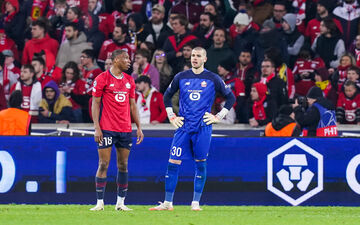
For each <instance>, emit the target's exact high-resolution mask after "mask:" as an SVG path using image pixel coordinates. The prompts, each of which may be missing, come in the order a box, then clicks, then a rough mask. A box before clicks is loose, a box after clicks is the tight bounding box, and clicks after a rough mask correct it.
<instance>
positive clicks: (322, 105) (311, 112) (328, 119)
mask: <svg viewBox="0 0 360 225" xmlns="http://www.w3.org/2000/svg"><path fill="white" fill-rule="evenodd" d="M306 97H307V103H308V106H305V105H304V104H301V105H299V101H298V99H295V104H293V108H294V112H295V120H296V122H297V123H298V124H299V125H300V126H301V128H302V129H303V136H310V137H314V136H316V137H334V136H338V132H337V127H336V117H335V107H334V105H333V104H332V103H331V102H330V101H329V100H327V99H325V98H324V96H323V92H322V91H321V89H320V88H318V87H312V88H311V89H310V90H309V92H308V93H307V95H306ZM306 108H307V109H306Z"/></svg>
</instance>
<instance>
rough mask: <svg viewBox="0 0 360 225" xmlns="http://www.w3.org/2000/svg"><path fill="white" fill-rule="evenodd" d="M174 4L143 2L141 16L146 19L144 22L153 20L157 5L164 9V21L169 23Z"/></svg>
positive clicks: (168, 0) (159, 0) (153, 0)
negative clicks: (168, 19)
mask: <svg viewBox="0 0 360 225" xmlns="http://www.w3.org/2000/svg"><path fill="white" fill-rule="evenodd" d="M172 2H173V1H172V0H143V4H142V7H141V14H142V16H143V18H144V22H147V21H150V20H152V18H153V16H154V7H155V5H161V6H162V7H163V8H164V10H163V13H164V16H165V17H164V21H167V18H168V15H169V11H170V9H171V7H172Z"/></svg>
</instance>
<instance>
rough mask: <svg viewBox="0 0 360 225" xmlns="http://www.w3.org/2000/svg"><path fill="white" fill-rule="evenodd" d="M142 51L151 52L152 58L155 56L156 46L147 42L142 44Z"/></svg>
mask: <svg viewBox="0 0 360 225" xmlns="http://www.w3.org/2000/svg"><path fill="white" fill-rule="evenodd" d="M140 49H144V50H146V51H148V52H150V56H151V58H152V56H153V54H154V51H155V49H156V48H155V45H154V44H153V43H151V42H149V41H145V42H142V43H141V44H140Z"/></svg>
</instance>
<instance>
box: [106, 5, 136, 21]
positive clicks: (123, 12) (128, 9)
mask: <svg viewBox="0 0 360 225" xmlns="http://www.w3.org/2000/svg"><path fill="white" fill-rule="evenodd" d="M113 4H114V9H115V10H114V11H113V12H112V13H111V19H112V21H113V23H112V24H115V21H117V20H120V21H121V23H122V24H126V23H127V18H128V16H129V15H131V14H132V10H133V6H132V1H131V0H117V1H113Z"/></svg>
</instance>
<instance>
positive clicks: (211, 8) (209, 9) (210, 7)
mask: <svg viewBox="0 0 360 225" xmlns="http://www.w3.org/2000/svg"><path fill="white" fill-rule="evenodd" d="M204 12H205V13H210V14H211V15H213V16H214V24H215V27H223V17H222V16H221V15H219V13H218V10H217V9H216V3H214V2H212V1H209V3H207V4H206V5H205V7H204Z"/></svg>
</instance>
